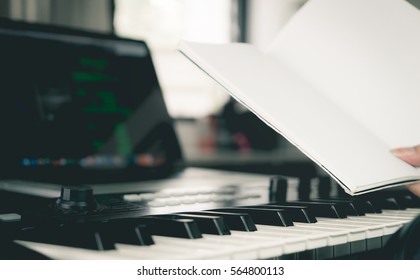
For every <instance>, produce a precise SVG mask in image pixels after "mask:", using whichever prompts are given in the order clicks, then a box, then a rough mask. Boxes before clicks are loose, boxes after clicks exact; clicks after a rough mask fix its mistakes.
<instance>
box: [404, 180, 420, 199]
mask: <svg viewBox="0 0 420 280" xmlns="http://www.w3.org/2000/svg"><path fill="white" fill-rule="evenodd" d="M407 188H408V189H409V190H410V191H411V192H412V193H414V194H415V195H417V196H418V197H420V183H418V184H412V185H408V186H407Z"/></svg>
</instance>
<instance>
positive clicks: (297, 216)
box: [253, 203, 317, 224]
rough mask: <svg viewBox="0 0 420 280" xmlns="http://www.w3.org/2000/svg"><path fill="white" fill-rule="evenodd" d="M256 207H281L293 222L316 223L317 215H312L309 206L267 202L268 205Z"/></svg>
mask: <svg viewBox="0 0 420 280" xmlns="http://www.w3.org/2000/svg"><path fill="white" fill-rule="evenodd" d="M253 207H256V208H271V209H279V210H280V209H281V210H284V211H285V212H286V214H287V215H288V217H289V218H290V219H291V220H292V221H293V222H299V223H310V224H311V223H316V222H317V220H316V217H315V216H314V215H312V213H311V212H310V211H308V210H309V209H308V207H307V206H291V205H281V204H275V203H273V204H267V205H258V206H253Z"/></svg>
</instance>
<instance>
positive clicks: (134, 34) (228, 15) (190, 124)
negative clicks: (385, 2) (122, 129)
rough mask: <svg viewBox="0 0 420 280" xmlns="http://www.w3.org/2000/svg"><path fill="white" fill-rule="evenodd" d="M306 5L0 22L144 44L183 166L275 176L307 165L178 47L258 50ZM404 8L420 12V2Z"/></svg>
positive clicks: (145, 4) (91, 13)
mask: <svg viewBox="0 0 420 280" xmlns="http://www.w3.org/2000/svg"><path fill="white" fill-rule="evenodd" d="M305 2H306V0H258V1H257V0H200V1H197V0H89V1H83V0H13V1H12V0H0V17H5V18H10V19H14V20H20V21H26V22H33V23H43V24H49V25H58V26H65V27H71V28H75V29H81V30H88V31H95V32H101V33H113V34H116V35H118V36H121V37H127V38H133V39H140V40H144V41H146V42H147V44H148V45H149V47H150V48H151V51H152V55H153V60H154V63H155V67H156V69H157V74H158V78H159V81H160V84H161V87H162V90H163V93H164V98H165V102H166V105H167V108H168V110H169V113H170V115H171V116H172V117H173V118H174V120H175V125H176V129H177V132H178V136H179V137H180V141H181V145H182V148H183V152H184V155H185V157H186V160H187V163H188V164H190V165H191V166H200V167H214V168H223V169H232V170H239V171H257V172H260V171H264V172H271V171H273V172H275V173H277V172H279V171H281V172H283V171H282V169H284V170H294V168H293V167H294V166H295V165H296V164H299V165H300V166H301V165H305V164H309V163H310V161H309V160H308V159H307V158H306V156H304V155H303V154H302V153H301V152H300V151H298V150H297V149H295V148H294V147H293V146H292V145H291V144H289V143H288V142H287V141H286V140H285V139H284V138H282V137H281V136H280V135H278V134H277V133H275V132H273V131H272V130H271V128H269V127H267V126H266V125H265V124H263V123H262V122H261V121H260V120H259V119H257V118H256V117H255V116H254V115H253V114H251V113H250V112H249V111H247V110H246V109H245V108H243V107H242V106H241V105H239V104H238V103H236V102H235V101H233V100H232V99H231V98H230V97H229V95H228V94H227V93H226V92H225V91H224V90H223V89H222V88H221V87H220V86H218V85H217V84H216V83H215V82H214V81H213V80H211V79H210V78H209V77H207V76H206V75H205V74H203V73H202V72H201V71H200V70H199V69H198V68H197V67H195V66H194V65H193V64H192V63H190V62H189V61H188V60H186V59H185V58H184V57H182V55H180V54H179V53H178V52H177V44H178V42H179V41H180V40H191V41H197V42H208V43H227V42H247V43H252V44H254V45H256V46H257V47H259V48H262V49H263V48H265V47H266V46H268V45H269V44H270V41H271V39H272V38H273V37H274V36H275V35H276V33H277V32H278V31H279V30H280V29H281V27H282V26H283V25H284V24H285V23H286V22H287V21H288V19H289V18H290V17H291V16H293V14H294V13H295V12H296V11H298V10H299V8H300V7H302V5H304V4H305ZM409 2H410V3H412V4H413V5H415V6H417V7H420V0H410V1H409ZM282 106H285V104H279V110H281V107H282ZM291 172H293V171H291Z"/></svg>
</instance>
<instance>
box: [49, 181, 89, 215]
mask: <svg viewBox="0 0 420 280" xmlns="http://www.w3.org/2000/svg"><path fill="white" fill-rule="evenodd" d="M55 204H56V207H57V208H59V209H63V210H73V211H90V210H95V209H96V208H97V203H96V201H95V199H94V197H93V190H92V188H91V187H88V186H80V185H76V186H63V187H61V194H60V198H58V199H57V200H56V202H55Z"/></svg>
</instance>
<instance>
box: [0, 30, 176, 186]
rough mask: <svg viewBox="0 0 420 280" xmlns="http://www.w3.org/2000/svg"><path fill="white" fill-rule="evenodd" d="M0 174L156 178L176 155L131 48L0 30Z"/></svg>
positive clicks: (149, 74) (145, 57) (158, 100)
mask: <svg viewBox="0 0 420 280" xmlns="http://www.w3.org/2000/svg"><path fill="white" fill-rule="evenodd" d="M0 42H1V43H0V50H1V51H0V61H1V63H0V98H1V101H0V129H1V134H0V135H1V136H0V167H1V170H0V176H1V178H2V179H11V178H12V179H27V180H36V181H47V182H55V183H61V184H66V183H102V182H115V181H129V180H141V179H150V178H162V177H165V176H167V175H169V174H171V173H172V172H173V171H174V168H175V167H176V165H177V163H179V162H180V161H181V152H180V148H179V144H178V141H177V138H176V136H175V133H174V130H173V126H172V123H171V119H170V117H169V115H168V113H167V111H166V107H165V104H164V100H163V97H162V93H161V90H160V87H159V84H158V80H157V77H156V73H155V70H154V66H153V63H152V59H151V56H150V52H149V49H148V48H147V46H146V44H145V43H144V42H141V41H134V40H127V39H122V38H117V37H115V36H107V35H99V34H93V33H87V32H76V31H71V30H67V29H60V28H48V27H45V26H36V25H29V24H22V23H19V24H15V23H10V22H0Z"/></svg>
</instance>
